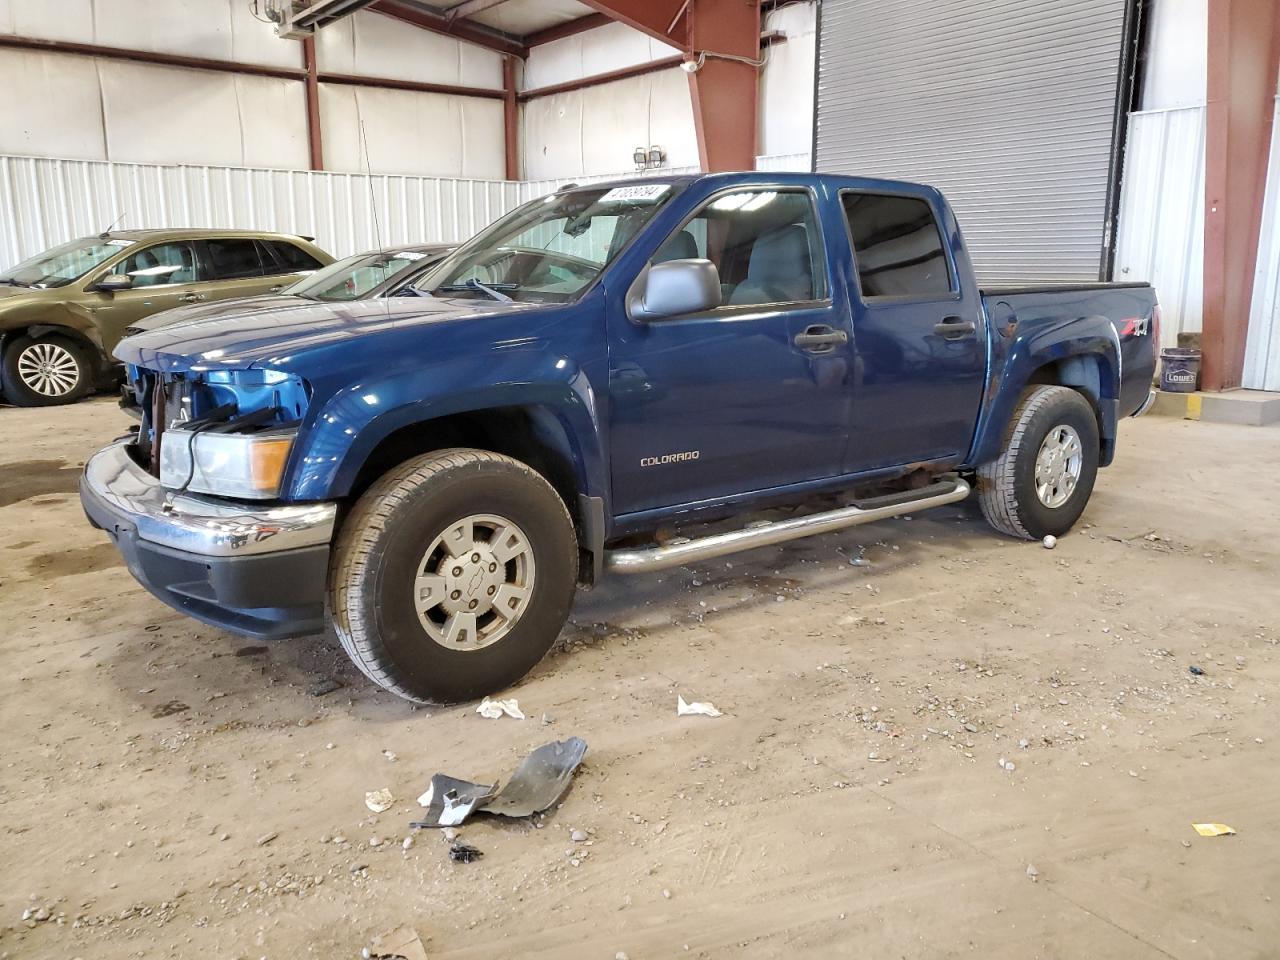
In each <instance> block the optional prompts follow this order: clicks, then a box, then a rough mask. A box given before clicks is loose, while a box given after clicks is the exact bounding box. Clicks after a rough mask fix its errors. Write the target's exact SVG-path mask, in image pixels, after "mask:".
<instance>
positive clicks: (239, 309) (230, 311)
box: [129, 293, 311, 335]
mask: <svg viewBox="0 0 1280 960" xmlns="http://www.w3.org/2000/svg"><path fill="white" fill-rule="evenodd" d="M302 302H307V303H310V302H311V301H303V300H302V298H301V297H289V296H284V295H282V294H278V293H275V294H268V295H266V296H262V297H241V298H238V299H235V300H215V301H213V302H212V303H192V304H188V305H187V306H185V307H174V308H173V309H172V310H161V311H160V312H159V313H153V314H152V315H151V316H149V317H143V318H142V319H141V320H138V321H137V322H136V323H133V324H131V325H130V326H129V333H130V334H131V335H132V334H135V333H141V332H143V331H145V330H157V329H159V328H160V327H167V326H170V325H171V324H175V323H186V322H187V321H188V320H204V319H207V318H209V317H243V316H249V315H250V314H254V313H258V312H259V311H262V310H275V309H278V308H280V307H290V306H293V305H295V304H298V303H302Z"/></svg>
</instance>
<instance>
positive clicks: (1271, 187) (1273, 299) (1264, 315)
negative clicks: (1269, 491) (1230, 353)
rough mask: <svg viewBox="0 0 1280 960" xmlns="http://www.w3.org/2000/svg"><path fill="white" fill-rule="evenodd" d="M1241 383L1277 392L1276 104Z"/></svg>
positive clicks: (1279, 239) (1279, 171)
mask: <svg viewBox="0 0 1280 960" xmlns="http://www.w3.org/2000/svg"><path fill="white" fill-rule="evenodd" d="M1242 384H1243V386H1245V387H1250V388H1252V389H1254V390H1280V102H1277V105H1276V115H1275V116H1274V117H1273V118H1272V123H1271V157H1270V160H1269V161H1268V164H1267V196H1266V199H1265V200H1264V201H1263V204H1262V229H1261V232H1260V233H1259V235H1258V262H1257V265H1256V267H1255V270H1254V274H1253V302H1252V303H1251V304H1250V309H1249V339H1248V341H1247V344H1246V347H1245V354H1244V379H1243V381H1242Z"/></svg>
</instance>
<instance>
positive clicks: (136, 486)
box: [83, 441, 338, 557]
mask: <svg viewBox="0 0 1280 960" xmlns="http://www.w3.org/2000/svg"><path fill="white" fill-rule="evenodd" d="M128 446H129V444H128V442H127V441H117V442H116V443H113V444H111V446H109V447H105V448H104V449H102V450H100V451H98V452H97V453H96V454H94V455H93V457H91V458H90V460H89V462H88V463H87V464H85V468H84V485H83V486H84V488H85V490H84V492H85V493H87V494H88V495H89V496H90V497H92V498H94V499H96V500H97V501H99V502H100V503H101V504H102V505H103V506H104V507H105V508H106V509H107V510H108V511H109V512H110V513H111V514H113V515H116V516H118V517H119V516H122V517H124V518H126V519H127V521H128V522H129V523H130V525H132V526H133V527H134V528H136V529H137V532H138V538H139V539H140V540H145V541H147V542H148V543H154V544H157V545H158V546H162V547H169V548H171V549H174V550H183V551H186V552H187V553H195V554H199V555H200V556H204V557H245V556H250V555H252V554H259V553H277V552H279V551H282V550H296V549H299V548H302V547H315V546H320V545H321V544H325V545H327V544H328V543H329V541H330V540H331V539H332V538H333V525H334V520H335V518H336V517H337V512H338V511H337V507H336V506H335V505H334V504H332V503H305V504H296V505H289V506H274V507H272V506H262V507H254V506H250V505H248V504H242V503H233V502H231V501H227V500H216V499H213V498H211V497H199V496H192V495H189V494H186V495H183V494H175V493H173V492H172V491H170V490H166V489H165V488H164V487H162V486H160V481H159V480H157V479H156V478H155V477H153V476H152V475H151V474H150V473H148V472H147V471H146V470H144V469H143V468H142V467H141V466H140V465H139V464H137V463H135V462H134V459H133V458H132V457H131V456H130V455H129V450H128ZM86 509H88V504H86Z"/></svg>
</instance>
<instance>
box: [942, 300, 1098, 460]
mask: <svg viewBox="0 0 1280 960" xmlns="http://www.w3.org/2000/svg"><path fill="white" fill-rule="evenodd" d="M1028 327H1029V328H1028V329H1025V330H1022V329H1020V330H1019V334H1018V336H1016V337H1014V338H1013V340H1012V341H1011V342H1010V343H1009V346H1008V349H1007V352H1006V353H1005V355H1004V358H1003V363H1001V364H996V365H993V367H992V370H993V375H992V377H991V380H990V382H989V383H988V384H987V393H986V402H985V403H984V404H983V413H982V416H981V418H980V420H979V422H978V428H977V430H976V431H975V434H974V444H973V449H972V450H970V451H969V456H968V458H967V461H966V464H965V466H968V467H976V466H979V465H981V464H983V463H987V462H989V461H991V460H994V459H995V458H996V457H998V456H999V455H1000V453H1001V451H1002V450H1003V449H1004V442H1005V433H1006V431H1007V428H1008V426H1009V421H1010V420H1011V419H1012V417H1013V412H1014V410H1015V409H1016V408H1017V406H1018V403H1019V401H1020V400H1021V399H1022V395H1023V393H1024V391H1025V390H1026V389H1027V387H1029V386H1032V385H1034V384H1040V383H1045V384H1060V385H1062V386H1068V387H1073V388H1074V389H1076V390H1079V391H1080V392H1081V393H1082V394H1083V395H1084V396H1085V397H1086V398H1088V400H1089V403H1090V404H1091V405H1092V407H1093V409H1094V413H1095V414H1096V415H1097V417H1098V433H1099V436H1100V437H1101V449H1100V450H1099V462H1100V463H1101V465H1102V466H1106V465H1107V464H1109V463H1110V462H1111V459H1112V456H1113V455H1114V451H1115V438H1116V410H1117V407H1118V404H1119V396H1120V375H1121V369H1120V364H1121V360H1120V338H1119V336H1118V335H1117V334H1116V328H1115V326H1114V325H1113V324H1112V323H1111V321H1110V320H1108V319H1107V318H1106V317H1080V318H1074V319H1070V320H1065V321H1055V322H1046V323H1044V324H1043V325H1041V324H1036V325H1034V326H1031V325H1028Z"/></svg>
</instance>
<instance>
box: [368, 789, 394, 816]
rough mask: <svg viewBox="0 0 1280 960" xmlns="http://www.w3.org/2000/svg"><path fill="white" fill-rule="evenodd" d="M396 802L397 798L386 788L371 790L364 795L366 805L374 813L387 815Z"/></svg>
mask: <svg viewBox="0 0 1280 960" xmlns="http://www.w3.org/2000/svg"><path fill="white" fill-rule="evenodd" d="M395 802H396V798H395V797H393V796H392V795H391V791H390V790H388V789H387V788H386V787H383V788H382V789H381V790H370V791H369V792H368V793H366V794H365V795H364V805H365V806H366V807H368V808H369V809H370V810H372V811H373V812H374V813H385V812H386V811H388V810H390V809H391V805H392V804H394V803H395Z"/></svg>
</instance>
